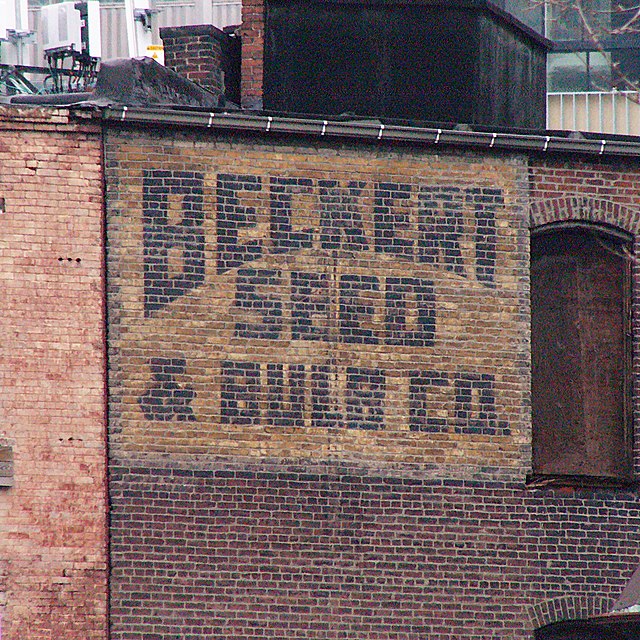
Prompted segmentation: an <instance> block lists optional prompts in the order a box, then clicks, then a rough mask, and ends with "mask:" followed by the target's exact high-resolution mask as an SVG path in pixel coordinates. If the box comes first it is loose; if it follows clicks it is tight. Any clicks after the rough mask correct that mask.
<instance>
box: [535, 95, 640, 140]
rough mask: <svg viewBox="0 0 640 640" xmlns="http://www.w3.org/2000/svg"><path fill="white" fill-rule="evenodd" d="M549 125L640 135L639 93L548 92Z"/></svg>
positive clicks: (568, 129)
mask: <svg viewBox="0 0 640 640" xmlns="http://www.w3.org/2000/svg"><path fill="white" fill-rule="evenodd" d="M547 128H548V129H561V130H565V131H593V132H599V133H615V134H622V135H633V136H637V135H640V94H639V93H638V92H634V91H589V92H576V93H549V94H548V95H547Z"/></svg>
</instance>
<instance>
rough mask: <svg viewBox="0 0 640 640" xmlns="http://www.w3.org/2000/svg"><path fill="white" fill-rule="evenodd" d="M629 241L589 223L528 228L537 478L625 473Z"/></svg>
mask: <svg viewBox="0 0 640 640" xmlns="http://www.w3.org/2000/svg"><path fill="white" fill-rule="evenodd" d="M630 248H631V238H630V237H628V236H627V235H626V234H624V233H622V232H619V231H618V230H614V229H612V228H608V227H600V226H595V225H586V224H572V225H548V226H545V227H541V228H540V229H538V230H536V231H535V232H534V233H533V234H532V239H531V354H532V408H533V470H534V474H535V475H545V476H589V477H603V478H613V479H620V480H623V479H628V478H629V477H630V476H631V428H630V427H631V422H630V418H631V402H630V396H631V394H630V382H631V376H630V370H631V366H630V360H631V358H630V340H629V337H630V327H631V323H630V302H631V293H630V292H631V284H630V282H631V278H630V275H631V262H632V261H631V259H630Z"/></svg>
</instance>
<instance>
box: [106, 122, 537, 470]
mask: <svg viewBox="0 0 640 640" xmlns="http://www.w3.org/2000/svg"><path fill="white" fill-rule="evenodd" d="M107 159H108V166H109V173H108V184H109V187H108V189H109V191H108V196H107V209H108V221H109V233H108V250H109V256H110V269H111V277H110V282H111V296H110V299H109V309H110V318H111V327H112V334H111V338H112V343H111V348H112V359H111V363H112V369H113V378H112V384H111V394H112V401H113V404H112V408H113V412H112V418H113V425H114V429H115V433H116V434H117V435H115V436H114V440H113V442H114V446H115V447H116V448H117V449H118V450H119V451H121V452H122V453H124V452H128V453H133V454H135V453H155V454H159V453H174V454H211V455H215V456H225V457H240V458H247V459H254V460H255V459H283V458H286V459H291V460H297V459H306V460H314V461H320V462H323V461H344V462H353V463H358V464H361V463H364V464H374V465H377V464H389V463H393V464H402V465H418V466H419V467H420V468H423V469H424V468H425V467H430V466H433V465H436V466H440V465H447V466H448V465H454V466H457V465H465V466H469V467H471V468H477V467H494V468H495V467H505V468H510V469H513V470H515V469H520V470H522V469H524V468H526V467H527V466H528V464H529V458H528V456H529V453H528V442H529V439H530V438H529V425H528V410H527V406H528V388H529V368H528V362H529V360H528V307H527V305H528V302H527V300H528V281H527V260H528V240H527V238H528V236H527V221H526V193H525V189H526V170H525V164H524V161H522V160H520V159H519V158H518V157H507V156H505V157H498V156H493V157H482V156H475V155H472V154H459V153H453V152H451V153H447V154H434V153H432V152H431V151H430V150H429V151H423V150H419V149H411V148H401V147H396V148H394V149H390V148H376V147H367V146H358V145H353V146H351V145H346V144H345V145H326V146H322V147H318V146H314V145H311V144H307V143H305V142H304V141H303V140H300V141H293V142H291V141H289V142H287V143H284V142H283V143H282V144H274V145H266V144H262V143H260V141H256V140H252V139H241V138H228V139H226V138H224V136H220V137H219V138H217V139H216V138H215V137H213V136H211V137H206V138H205V137H203V136H202V135H199V136H198V137H195V136H194V137H190V136H188V135H185V136H182V135H178V134H175V135H166V136H165V137H161V136H152V135H145V134H143V133H134V132H126V133H124V134H122V135H118V134H117V133H116V132H112V133H110V134H109V136H108V143H107Z"/></svg>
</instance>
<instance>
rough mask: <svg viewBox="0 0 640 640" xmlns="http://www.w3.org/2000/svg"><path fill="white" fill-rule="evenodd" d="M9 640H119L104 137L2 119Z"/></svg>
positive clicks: (0, 494)
mask: <svg viewBox="0 0 640 640" xmlns="http://www.w3.org/2000/svg"><path fill="white" fill-rule="evenodd" d="M0 129H1V131H2V133H1V136H0V139H1V141H0V219H1V220H2V245H1V246H2V249H1V252H0V256H1V257H0V260H1V261H2V266H1V274H2V275H1V279H2V300H3V308H2V318H1V319H0V325H1V326H2V335H3V344H2V349H1V350H0V377H1V379H2V421H1V425H0V441H1V444H2V449H1V451H2V453H1V454H0V455H1V456H2V458H1V459H2V461H3V462H2V465H1V466H2V476H3V477H2V482H1V484H2V487H1V488H0V531H1V534H0V614H1V617H0V634H2V637H4V638H9V639H10V640H11V639H14V638H21V639H29V640H30V639H34V640H35V639H36V638H37V639H44V638H67V639H68V640H72V639H73V640H86V639H88V638H95V639H104V638H106V636H107V621H106V613H107V601H106V596H107V531H106V515H107V514H106V497H107V496H106V489H107V487H106V444H105V439H106V421H105V388H106V385H105V347H104V344H105V343H104V337H105V331H104V314H103V307H104V278H103V250H102V247H103V242H102V229H103V225H102V222H103V216H102V211H103V202H102V160H101V135H100V128H99V126H97V125H96V124H93V123H91V122H88V123H84V122H82V121H78V120H77V119H75V118H70V117H69V113H68V112H67V111H66V110H55V109H33V108H20V109H18V108H15V107H3V108H2V110H1V111H0Z"/></svg>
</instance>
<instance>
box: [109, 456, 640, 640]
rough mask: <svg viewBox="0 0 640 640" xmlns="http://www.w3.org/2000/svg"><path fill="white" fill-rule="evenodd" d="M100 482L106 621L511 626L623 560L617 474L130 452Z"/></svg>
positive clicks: (524, 629)
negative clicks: (106, 488) (420, 469)
mask: <svg viewBox="0 0 640 640" xmlns="http://www.w3.org/2000/svg"><path fill="white" fill-rule="evenodd" d="M205 466H206V465H205ZM112 482H113V485H112V502H113V515H112V520H111V525H112V540H113V553H112V589H113V603H112V610H111V614H112V620H113V632H112V638H114V639H121V640H124V639H125V638H126V639H134V638H145V639H149V638H163V639H165V638H166V639H168V638H178V637H180V638H182V637H185V638H199V639H208V638H280V639H283V640H284V639H291V638H317V639H323V640H324V639H326V640H329V639H334V638H335V639H337V638H345V639H346V638H350V639H351V638H353V639H354V640H355V639H356V638H370V639H374V638H375V639H383V638H384V639H385V640H387V639H392V638H393V639H399V638H403V639H412V640H413V639H416V640H417V639H422V638H438V640H454V639H455V640H458V639H460V638H469V639H471V638H501V639H502V638H526V637H529V634H530V632H531V629H532V628H533V626H534V625H536V624H541V623H544V622H545V618H546V620H548V619H557V617H558V616H563V615H567V614H569V615H571V614H572V613H573V614H575V615H577V616H583V615H585V614H589V613H598V612H600V611H601V610H602V609H606V608H607V605H608V604H610V602H611V601H612V600H613V599H615V598H616V597H617V596H618V595H619V594H620V592H621V590H622V588H623V587H624V585H625V582H626V581H627V580H628V579H629V577H630V576H631V574H632V572H633V570H634V569H635V567H636V566H637V563H638V544H639V543H640V529H639V528H638V526H637V523H638V516H639V513H638V503H637V496H636V494H635V493H633V492H622V491H620V492H618V491H588V490H565V491H557V490H556V491H554V490H551V489H548V490H547V489H539V490H535V489H526V488H524V487H523V485H522V484H521V483H509V482H475V481H461V480H454V479H445V480H419V479H410V478H404V479H403V478H398V477H396V478H393V477H385V478H383V477H376V476H370V475H357V476H356V475H330V474H313V473H302V472H297V473H296V472H285V471H282V472H276V471H271V472H266V471H262V472H257V471H247V470H244V471H241V470H235V471H233V470H220V469H218V470H214V469H206V468H202V467H201V468H195V469H194V468H185V467H184V466H182V467H180V466H175V467H174V468H173V469H172V468H169V467H167V466H164V467H162V466H151V467H149V466H147V464H141V465H140V466H138V467H131V466H124V467H122V466H116V467H114V468H113V469H112ZM533 603H537V604H538V607H534V606H533ZM563 608H564V610H563Z"/></svg>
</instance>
